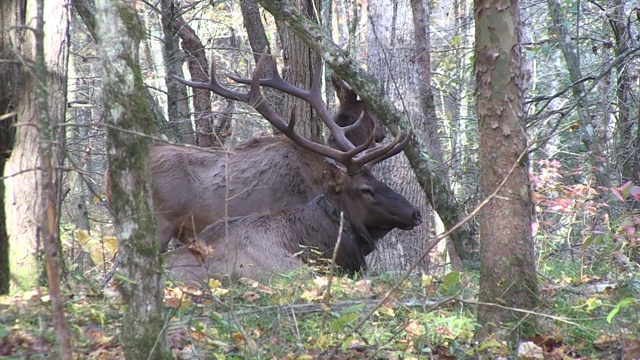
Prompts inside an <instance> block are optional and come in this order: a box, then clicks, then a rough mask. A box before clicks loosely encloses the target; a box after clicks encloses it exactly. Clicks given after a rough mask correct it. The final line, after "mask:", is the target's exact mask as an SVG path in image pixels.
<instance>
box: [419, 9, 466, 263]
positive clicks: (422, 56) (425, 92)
mask: <svg viewBox="0 0 640 360" xmlns="http://www.w3.org/2000/svg"><path fill="white" fill-rule="evenodd" d="M427 10H429V5H428V4H425V3H424V1H423V0H411V14H412V15H413V29H414V30H413V31H414V33H415V43H416V48H415V51H414V53H415V58H416V70H417V73H418V74H419V75H418V77H419V79H420V82H419V83H418V90H419V92H418V94H420V95H419V101H420V108H421V110H422V114H423V116H424V129H425V131H424V139H425V142H426V145H427V149H428V150H429V155H431V157H432V158H433V159H434V160H436V161H437V163H438V164H439V165H440V166H438V168H439V169H440V170H439V171H438V176H439V177H441V178H442V179H444V181H445V186H446V187H447V189H448V190H449V191H451V183H450V182H449V173H448V171H447V169H448V168H449V167H448V166H446V164H445V159H444V156H443V155H442V144H441V143H440V136H439V131H438V130H439V126H438V116H437V115H436V106H435V103H434V101H433V91H431V39H430V36H431V35H430V32H429V27H430V26H429V24H430V20H429V15H430V11H427ZM447 251H448V252H449V259H450V260H451V265H452V267H453V268H454V269H456V270H462V264H461V260H460V256H458V253H457V252H456V248H455V245H454V244H453V243H452V242H451V240H447Z"/></svg>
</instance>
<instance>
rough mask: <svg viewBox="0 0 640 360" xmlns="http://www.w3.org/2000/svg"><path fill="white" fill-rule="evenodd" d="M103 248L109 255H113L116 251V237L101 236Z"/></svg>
mask: <svg viewBox="0 0 640 360" xmlns="http://www.w3.org/2000/svg"><path fill="white" fill-rule="evenodd" d="M102 242H103V243H104V248H105V249H106V250H107V251H109V253H110V254H111V255H114V254H115V253H116V251H118V239H117V238H116V237H115V236H105V237H103V238H102Z"/></svg>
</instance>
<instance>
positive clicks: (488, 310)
mask: <svg viewBox="0 0 640 360" xmlns="http://www.w3.org/2000/svg"><path fill="white" fill-rule="evenodd" d="M518 11H519V9H518V1H517V0H510V1H503V2H496V1H492V0H476V2H475V12H474V13H475V20H476V45H475V59H476V64H475V73H476V84H477V85H476V86H477V87H476V97H477V112H478V121H479V136H480V156H479V159H480V160H479V161H480V164H479V167H480V169H481V171H480V190H481V193H482V198H488V197H489V196H490V195H491V194H492V193H493V192H495V191H496V190H497V194H496V196H495V197H493V198H491V199H489V202H488V203H487V204H486V205H485V206H484V207H483V208H482V209H481V211H480V214H479V222H480V238H481V241H480V293H479V296H478V298H479V300H480V302H482V303H493V304H501V305H505V306H507V307H515V308H520V309H533V308H534V307H535V305H536V302H537V298H538V284H537V277H536V269H535V263H534V249H533V239H532V238H531V221H532V208H533V202H532V199H531V191H530V184H529V167H528V166H529V161H528V158H527V157H526V154H525V152H526V151H527V137H526V134H525V131H524V129H525V123H524V115H523V114H524V112H523V102H522V94H523V92H524V88H525V84H524V77H523V72H522V54H521V38H520V17H519V13H518ZM505 179H506V181H505ZM503 181H505V182H504V184H503V186H502V187H501V183H502V182H503ZM498 189H499V190H498ZM524 316H525V315H524V314H522V313H517V312H514V311H510V310H508V309H506V308H503V307H497V306H491V305H481V306H479V308H478V323H480V324H481V325H482V328H480V331H479V333H478V336H479V337H480V338H483V337H484V336H486V335H488V334H496V332H495V331H496V329H500V328H502V326H503V325H505V324H506V323H509V322H511V323H513V322H517V321H519V320H521V319H522V318H523V317H524ZM528 325H530V324H528ZM525 328H526V326H525ZM526 330H530V329H526Z"/></svg>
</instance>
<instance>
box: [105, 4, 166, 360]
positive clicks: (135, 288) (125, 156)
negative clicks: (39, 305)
mask: <svg viewBox="0 0 640 360" xmlns="http://www.w3.org/2000/svg"><path fill="white" fill-rule="evenodd" d="M95 14H96V15H97V16H98V18H97V19H96V20H97V21H96V24H97V25H98V28H97V31H96V34H97V35H98V39H97V40H98V45H99V48H100V58H101V63H102V69H103V75H102V81H103V89H104V90H103V91H104V108H105V121H106V123H107V124H109V125H110V126H109V127H108V129H107V140H108V141H107V158H108V160H109V172H110V176H111V178H110V184H111V186H110V189H109V190H110V194H111V196H112V203H111V208H112V211H113V214H114V217H115V221H114V226H115V230H116V236H117V237H118V240H119V244H120V248H119V252H118V255H119V261H120V267H119V272H120V277H119V278H121V279H123V281H119V282H118V286H119V289H120V291H121V292H122V297H123V300H124V302H125V304H126V306H125V312H124V318H123V322H122V328H123V329H122V342H123V345H124V348H125V353H126V357H127V359H147V358H149V359H169V358H170V354H169V353H168V351H167V346H166V339H165V336H164V330H163V325H164V321H165V318H164V313H165V309H164V305H163V302H162V298H163V288H164V282H163V279H162V261H161V257H160V244H159V242H158V240H157V239H156V236H155V235H154V234H155V219H154V212H153V207H152V205H151V195H150V193H151V189H150V184H149V183H148V182H147V179H148V166H147V164H148V160H147V154H148V146H149V140H148V139H147V138H145V137H142V136H137V135H134V134H147V133H149V132H150V131H153V127H154V118H153V116H152V114H151V112H150V111H149V108H148V106H147V100H146V99H145V97H144V95H143V94H144V92H143V86H144V85H143V83H142V75H141V72H140V67H139V65H138V64H139V59H138V52H139V45H140V40H141V38H142V37H143V36H144V30H143V29H142V26H141V22H140V19H139V18H138V16H137V15H136V10H135V2H134V1H133V0H127V1H120V0H98V1H97V2H96V12H95ZM119 129H124V130H127V132H124V131H120V130H119Z"/></svg>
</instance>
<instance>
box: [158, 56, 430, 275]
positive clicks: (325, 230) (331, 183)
mask: <svg viewBox="0 0 640 360" xmlns="http://www.w3.org/2000/svg"><path fill="white" fill-rule="evenodd" d="M265 56H266V55H264V54H263V56H262V57H261V59H260V60H259V62H258V65H257V67H256V69H255V71H254V73H253V77H252V79H251V81H250V86H251V87H250V91H249V92H248V93H241V92H236V91H231V90H229V89H227V88H225V87H223V86H221V85H220V84H219V83H218V82H217V80H216V78H215V75H214V74H215V63H214V64H212V68H211V74H212V75H211V79H210V82H209V83H197V82H191V81H186V80H183V79H180V81H181V82H183V83H185V84H186V85H188V86H191V87H194V88H200V89H208V90H211V91H212V92H214V93H216V94H219V95H222V96H224V97H227V98H231V99H235V100H239V101H242V102H245V103H248V104H251V105H252V106H253V107H254V108H255V109H256V110H257V111H258V112H259V113H260V114H261V115H262V116H264V117H265V118H266V119H267V120H268V121H269V122H270V123H271V124H272V125H273V126H274V127H276V128H277V129H278V130H279V131H280V132H282V133H283V134H284V135H285V136H286V137H288V138H289V139H290V140H291V141H292V142H293V143H294V144H295V145H296V146H297V147H299V148H300V151H302V152H304V153H305V156H307V159H308V161H310V164H312V168H313V169H314V171H317V172H319V173H321V174H322V175H321V180H322V188H321V190H320V191H318V192H317V193H316V195H317V196H316V197H315V198H314V199H313V200H311V201H309V202H307V203H306V204H303V205H297V206H289V207H285V208H284V209H282V210H279V211H274V212H270V213H266V214H253V215H247V216H240V217H234V218H230V219H228V220H226V221H225V220H220V221H217V222H216V223H214V224H211V225H209V226H207V227H206V228H205V229H204V230H203V231H202V232H201V233H200V234H198V236H197V242H196V244H198V243H200V244H203V245H205V247H204V248H209V249H212V250H213V251H211V252H210V253H207V252H206V251H204V252H203V251H195V252H194V248H192V249H191V250H190V249H189V248H187V247H182V248H179V249H177V250H173V251H170V252H169V253H167V254H166V255H165V256H166V258H165V259H166V262H167V264H168V266H169V276H170V278H171V279H173V280H178V281H182V282H189V283H203V282H204V281H206V279H208V278H211V277H215V278H219V277H222V276H231V277H232V278H238V277H249V278H254V279H263V278H265V277H268V276H270V275H272V274H274V273H284V272H288V271H290V270H293V269H295V268H297V267H300V266H301V265H302V264H303V262H305V261H309V260H311V259H314V258H326V259H330V258H331V256H332V254H333V250H334V248H335V246H336V242H337V239H338V235H339V232H340V223H341V222H340V212H342V213H343V214H344V223H343V224H344V227H343V232H342V237H341V241H340V245H339V246H338V251H337V257H336V264H337V265H338V266H340V267H341V268H342V269H344V270H346V271H348V272H355V271H359V270H362V269H363V268H364V267H365V265H366V263H365V256H366V255H368V254H369V253H371V252H372V251H373V250H374V249H375V246H376V242H377V241H378V240H379V239H381V238H382V237H383V236H384V235H386V234H387V233H388V232H389V231H391V230H392V229H394V228H400V229H404V230H410V229H412V228H414V227H415V226H417V225H419V224H420V223H421V222H422V215H421V213H420V211H419V210H418V209H417V208H416V207H415V206H413V205H412V204H411V203H410V202H409V201H408V200H407V199H405V198H404V197H403V196H402V195H400V194H398V193H397V192H395V191H394V190H392V189H391V188H390V187H388V186H387V185H385V184H384V183H382V182H380V181H378V180H377V179H375V177H373V175H372V174H371V172H370V170H369V167H370V166H371V165H373V164H375V163H377V162H380V161H382V160H384V159H387V158H389V157H391V156H394V155H395V154H397V153H399V152H400V151H402V149H404V147H405V146H406V145H407V143H408V142H409V140H410V137H411V132H409V133H402V134H400V135H399V136H397V137H396V138H395V139H394V140H393V141H391V142H390V143H389V144H386V145H384V146H382V145H380V146H377V147H373V148H370V145H371V143H372V142H373V139H374V135H371V136H370V137H369V138H368V139H367V140H366V141H364V142H363V143H362V144H360V145H358V146H356V145H354V144H353V142H351V141H349V140H348V138H347V136H346V134H347V131H348V128H349V127H348V126H347V127H341V126H338V125H337V124H336V122H335V121H327V120H326V119H328V118H327V117H322V119H323V120H324V122H325V124H326V125H327V127H328V128H329V129H330V131H331V136H332V138H333V139H334V140H333V141H334V142H335V145H334V146H335V148H333V147H330V146H326V145H322V144H318V143H315V142H313V141H311V140H309V139H306V138H305V137H303V136H301V135H299V134H298V133H296V132H295V131H294V119H291V120H290V121H289V122H288V123H287V122H286V121H284V120H283V119H282V118H281V117H280V116H279V115H278V114H277V113H276V112H275V111H274V110H273V108H272V107H271V105H270V104H269V103H268V102H267V101H266V99H265V98H264V97H263V95H262V93H261V90H260V86H261V84H262V85H266V86H271V87H275V88H278V89H285V91H287V92H289V93H292V92H295V91H296V90H291V89H290V88H289V86H290V85H289V84H287V83H285V82H284V81H283V80H282V79H281V78H279V76H278V77H277V80H275V81H277V82H274V80H273V79H269V80H260V78H259V77H260V73H261V69H262V66H263V65H262V64H263V63H264V59H265ZM312 105H313V104H312ZM315 107H316V106H314V108H315ZM316 110H317V109H316ZM325 111H326V110H325ZM356 125H357V122H356ZM282 161H283V162H286V161H288V160H286V159H282ZM281 181H285V182H286V181H287V179H286V178H285V179H281ZM310 249H313V250H312V251H309V250H310ZM193 254H195V255H196V256H193Z"/></svg>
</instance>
